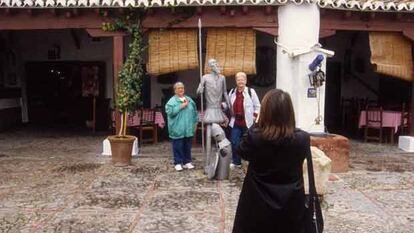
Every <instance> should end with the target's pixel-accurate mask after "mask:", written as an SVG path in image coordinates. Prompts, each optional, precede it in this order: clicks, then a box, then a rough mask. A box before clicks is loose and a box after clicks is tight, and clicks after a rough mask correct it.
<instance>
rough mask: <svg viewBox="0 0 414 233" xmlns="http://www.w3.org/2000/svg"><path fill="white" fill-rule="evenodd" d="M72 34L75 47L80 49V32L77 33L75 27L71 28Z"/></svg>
mask: <svg viewBox="0 0 414 233" xmlns="http://www.w3.org/2000/svg"><path fill="white" fill-rule="evenodd" d="M70 35H71V36H72V39H73V42H74V43H75V47H76V48H77V49H78V50H79V49H80V48H81V44H80V39H79V36H78V34H76V31H75V29H70Z"/></svg>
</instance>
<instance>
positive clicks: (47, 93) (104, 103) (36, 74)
mask: <svg viewBox="0 0 414 233" xmlns="http://www.w3.org/2000/svg"><path fill="white" fill-rule="evenodd" d="M90 74H93V77H95V80H97V88H95V90H96V91H95V92H94V94H91V93H90V92H87V91H85V86H87V85H85V83H87V82H86V81H85V77H87V78H88V75H89V76H90ZM26 78H27V96H28V112H29V121H30V123H33V124H41V125H50V126H54V125H60V126H67V127H74V126H75V127H86V125H87V121H90V120H92V112H93V107H92V106H93V95H96V128H97V129H107V128H108V125H109V99H105V98H104V97H105V93H104V90H105V63H104V62H80V61H61V62H29V63H27V64H26ZM87 78H86V79H87ZM82 84H83V85H82ZM85 93H86V94H85Z"/></svg>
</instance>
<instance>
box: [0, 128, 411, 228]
mask: <svg viewBox="0 0 414 233" xmlns="http://www.w3.org/2000/svg"><path fill="white" fill-rule="evenodd" d="M104 138H105V135H103V134H101V135H96V134H95V135H92V134H91V133H85V132H79V131H76V130H74V131H72V132H67V131H64V133H62V131H61V130H59V129H56V130H36V129H33V128H26V129H24V128H23V129H19V130H15V131H13V132H5V133H0V232H137V233H138V232H145V233H147V232H148V233H152V232H154V233H155V232H157V233H158V232H159V233H163V232H165V233H167V232H168V233H170V232H194V233H196V232H197V233H200V232H201V233H210V232H212V233H213V232H214V233H215V232H219V233H224V232H231V229H232V224H233V219H234V214H235V209H236V206H237V201H238V196H239V193H240V187H241V185H242V182H243V176H244V173H243V170H242V169H237V170H233V171H232V172H231V177H230V180H228V181H210V180H208V179H207V178H206V177H205V176H204V175H203V173H202V169H201V166H202V156H201V149H200V148H199V147H195V148H193V157H194V164H195V166H196V169H195V170H191V171H188V170H186V171H182V172H176V171H174V169H173V167H172V164H171V148H170V144H169V143H167V142H165V143H159V144H158V145H156V146H153V145H144V146H143V148H142V151H141V155H140V156H139V158H134V159H133V164H132V166H128V167H123V168H119V167H113V166H111V165H110V158H108V157H103V156H99V153H100V152H101V150H102V148H101V143H102V140H103V139H104ZM413 168H414V155H413V154H407V153H403V152H401V151H400V150H398V149H397V148H396V146H389V145H375V144H363V143H359V142H352V152H351V169H350V171H349V172H348V173H343V174H334V175H331V181H330V183H329V186H328V193H327V195H326V196H325V197H324V200H323V208H324V216H325V232H327V233H342V232H343V233H352V232H355V233H365V232H367V233H368V232H369V233H377V232H378V233H412V232H414V189H413V187H414V174H413V172H414V169H413Z"/></svg>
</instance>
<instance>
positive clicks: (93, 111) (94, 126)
mask: <svg viewBox="0 0 414 233" xmlns="http://www.w3.org/2000/svg"><path fill="white" fill-rule="evenodd" d="M92 121H93V125H92V132H94V133H95V129H96V96H93V103H92Z"/></svg>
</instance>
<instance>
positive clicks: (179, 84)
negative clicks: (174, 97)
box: [173, 82, 184, 90]
mask: <svg viewBox="0 0 414 233" xmlns="http://www.w3.org/2000/svg"><path fill="white" fill-rule="evenodd" d="M179 86H180V87H184V83H182V82H176V83H175V84H174V86H173V88H174V90H175V89H176V88H177V87H179Z"/></svg>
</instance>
